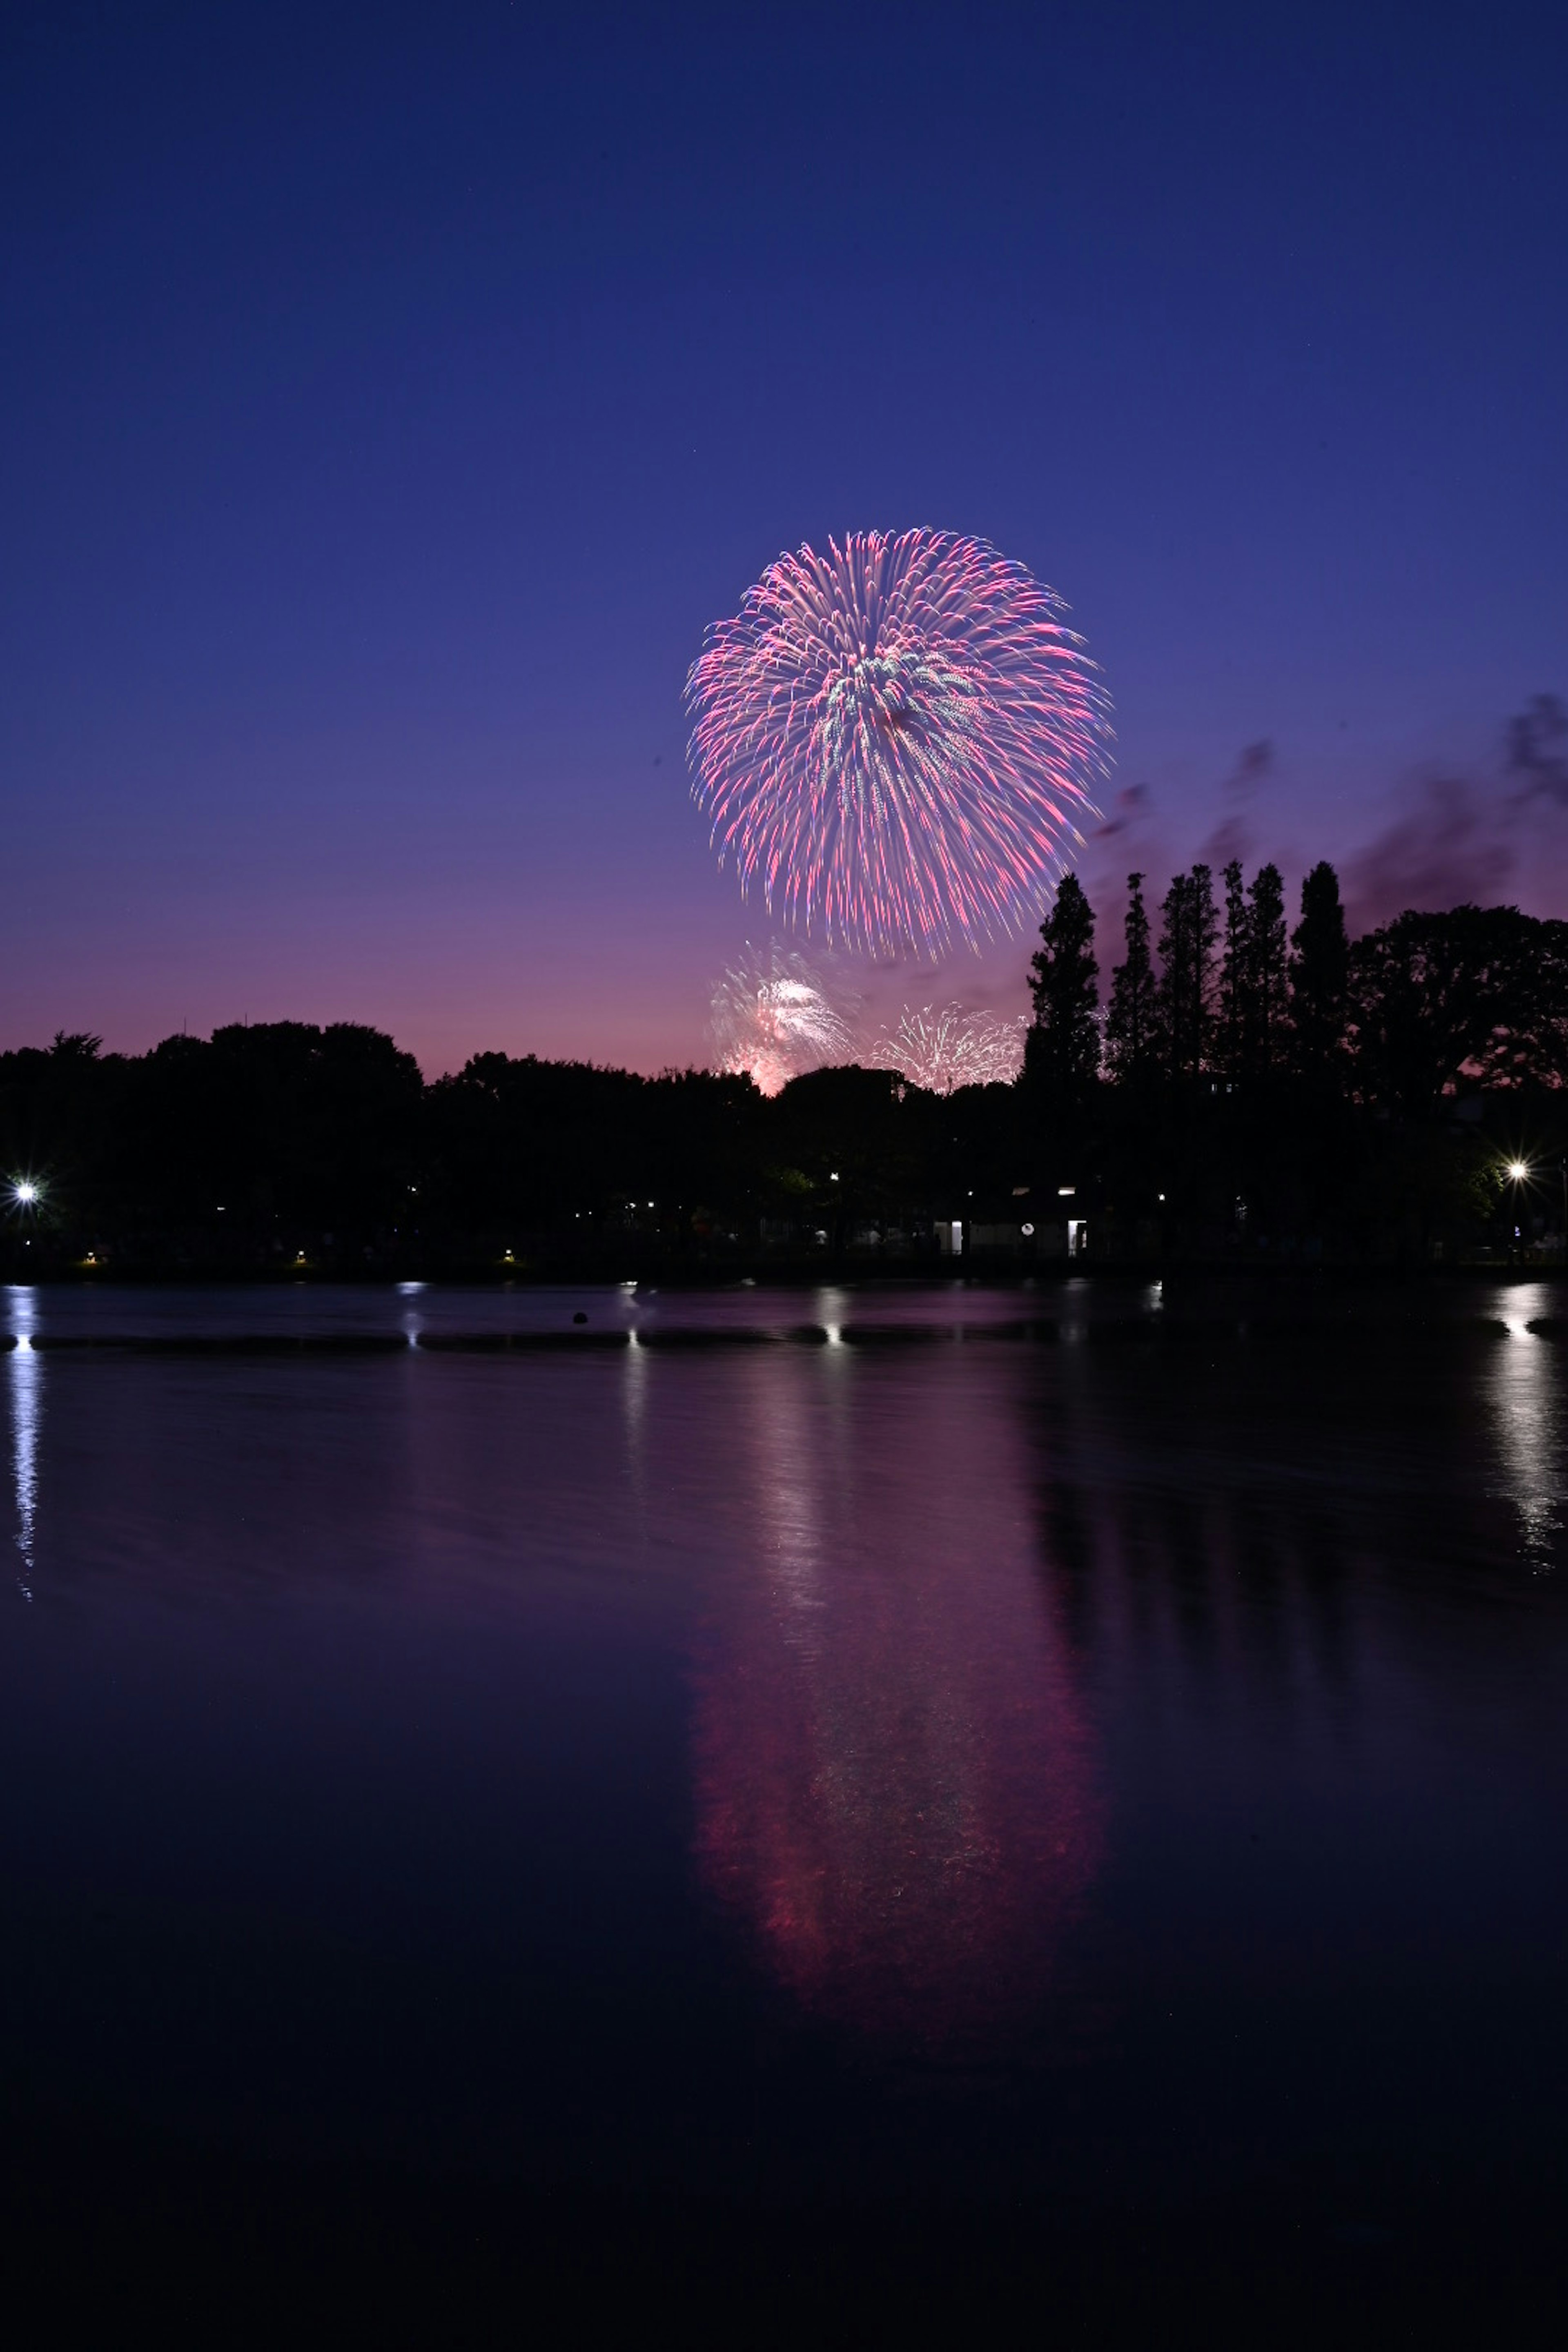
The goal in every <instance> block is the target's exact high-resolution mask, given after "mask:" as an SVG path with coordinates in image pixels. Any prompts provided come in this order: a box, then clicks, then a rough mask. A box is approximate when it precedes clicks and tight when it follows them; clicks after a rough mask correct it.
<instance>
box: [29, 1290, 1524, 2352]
mask: <svg viewBox="0 0 1568 2352" xmlns="http://www.w3.org/2000/svg"><path fill="white" fill-rule="evenodd" d="M574 1317H585V1318H586V1320H585V1321H574ZM1564 1317H1568V1295H1565V1294H1563V1293H1561V1292H1559V1291H1557V1290H1555V1289H1553V1288H1552V1287H1550V1286H1544V1285H1534V1286H1531V1285H1524V1284H1520V1285H1514V1286H1506V1285H1501V1284H1489V1285H1485V1286H1479V1285H1478V1286H1469V1287H1462V1286H1442V1287H1439V1288H1430V1287H1426V1288H1423V1287H1418V1286H1417V1287H1409V1288H1405V1289H1393V1288H1388V1289H1359V1290H1356V1289H1345V1290H1331V1289H1322V1290H1309V1289H1305V1288H1303V1289H1300V1290H1297V1289H1290V1288H1287V1287H1285V1286H1257V1287H1253V1288H1246V1287H1239V1286H1238V1287H1235V1288H1223V1287H1215V1286H1207V1287H1205V1286H1198V1285H1195V1284H1194V1285H1191V1286H1186V1287H1174V1286H1173V1287H1171V1288H1169V1289H1167V1291H1166V1292H1164V1293H1163V1294H1162V1293H1161V1291H1160V1290H1159V1288H1158V1286H1154V1287H1152V1288H1149V1287H1145V1288H1142V1289H1140V1288H1133V1287H1131V1286H1124V1287H1111V1286H1099V1287H1095V1286H1089V1284H1086V1283H1067V1284H1064V1285H1061V1286H1055V1287H1052V1286H1040V1287H1038V1288H1029V1289H1024V1290H1018V1289H1014V1290H1010V1291H1002V1290H996V1291H985V1290H982V1289H977V1288H971V1287H965V1286H962V1285H949V1286H942V1287H940V1288H931V1289H908V1290H897V1289H877V1288H872V1287H867V1288H865V1289H863V1290H861V1289H851V1290H840V1291H817V1292H807V1291H802V1292H794V1293H788V1294H784V1293H778V1294H770V1293H768V1292H765V1291H763V1290H750V1289H747V1290H732V1291H729V1292H726V1293H724V1294H710V1295H705V1296H690V1295H679V1294H666V1295H649V1294H645V1293H636V1294H634V1293H632V1292H630V1291H616V1290H596V1291H592V1292H582V1293H572V1292H566V1291H551V1292H521V1291H520V1292H517V1293H512V1294H500V1293H492V1294H477V1293H473V1292H444V1293H443V1292H437V1291H433V1290H419V1289H416V1288H413V1287H408V1288H405V1290H404V1291H403V1292H401V1293H397V1292H392V1291H386V1292H374V1291H369V1290H366V1291H337V1292H331V1291H321V1290H311V1289H305V1288H300V1289H289V1290H283V1291H276V1292H243V1293H242V1292H236V1293H232V1294H226V1295H225V1294H213V1293H202V1292H189V1293H177V1292H167V1293H150V1292H123V1293H115V1292H111V1291H109V1290H98V1291H95V1292H91V1293H89V1292H64V1291H62V1292H52V1291H37V1292H28V1291H22V1290H13V1291H11V1292H9V1293H8V1294H6V1293H0V1330H3V1329H4V1328H8V1329H9V1332H10V1333H11V1334H12V1335H14V1337H15V1341H16V1344H15V1345H14V1346H13V1347H11V1348H10V1349H9V1352H7V1353H5V1354H0V1384H3V1385H4V1387H5V1391H6V1412H5V1420H4V1423H0V1427H3V1429H4V1434H5V1444H6V1445H7V1446H8V1461H7V1494H6V1502H5V1507H6V1508H7V1510H8V1513H9V1541H8V1550H7V1556H8V1558H9V1560H10V1568H9V1570H8V1572H7V1575H6V1578H5V1585H4V1588H3V1590H0V1610H3V1612H4V1623H5V1633H4V1642H3V1644H0V1887H3V1897H4V1907H3V1912H0V2039H3V2042H4V2050H3V2055H0V2074H3V2076H4V2082H5V2160H6V2167H7V2170H6V2175H5V2207H4V2211H5V2231H6V2245H7V2248H8V2250H10V2259H11V2262H12V2265H13V2267H12V2272H11V2276H12V2278H13V2279H17V2278H19V2277H20V2276H21V2275H22V2274H23V2273H24V2272H25V2271H26V2266H27V2265H28V2264H31V2265H32V2266H33V2268H34V2269H35V2270H37V2271H38V2272H39V2273H40V2274H41V2275H43V2276H45V2277H46V2278H47V2280H48V2281H49V2282H50V2292H51V2293H53V2294H56V2295H57V2296H58V2297H62V2298H64V2299H65V2301H66V2302H68V2301H69V2298H70V2297H71V2296H73V2295H78V2296H81V2295H89V2294H94V2293H96V2294H102V2295H107V2296H109V2297H110V2298H112V2297H113V2296H114V2295H116V2294H123V2295H125V2296H133V2297H134V2298H136V2305H135V2307H136V2308H137V2309H138V2310H140V2311H142V2312H143V2313H150V2312H151V2311H152V2310H153V2308H154V2307H156V2308H157V2309H158V2311H159V2312H160V2313H161V2314H163V2315H165V2316H167V2317H168V2318H169V2322H170V2324H172V2325H175V2326H178V2325H181V2324H184V2323H188V2324H190V2325H191V2326H192V2327H193V2331H194V2332H200V2331H199V2328H198V2326H197V2317H198V2315H200V2314H205V2315H206V2322H207V2324H209V2325H210V2327H211V2339H213V2340H222V2339H224V2338H227V2339H228V2340H233V2339H234V2336H235V2333H236V2329H237V2326H238V2325H239V2322H240V2320H241V2319H242V2318H244V2317H246V2316H247V2315H248V2316H249V2317H250V2318H251V2319H253V2320H255V2322H256V2324H257V2326H258V2329H259V2330H260V2331H261V2332H262V2333H264V2334H267V2335H269V2336H272V2338H273V2340H276V2333H277V2330H278V2328H279V2326H281V2325H285V2324H287V2325H289V2326H294V2327H295V2328H296V2331H297V2330H298V2327H299V2326H300V2315H301V2314H302V2313H304V2312H307V2311H308V2312H310V2313H313V2314H315V2315H316V2316H317V2317H318V2318H321V2319H322V2323H323V2326H331V2327H335V2328H336V2329H337V2331H338V2332H339V2334H340V2336H342V2338H343V2340H349V2339H353V2340H363V2341H367V2342H374V2343H381V2342H394V2341H404V2340H408V2341H412V2342H426V2341H431V2342H433V2341H442V2340H447V2341H455V2340H458V2339H459V2338H460V2337H461V2338H463V2339H464V2340H467V2336H468V2335H470V2334H471V2335H473V2336H476V2337H477V2336H493V2337H494V2340H497V2341H503V2340H505V2341H512V2340H516V2336H517V2334H518V2331H519V2329H520V2328H521V2326H523V2323H524V2321H525V2320H526V2319H527V2318H528V2316H529V2315H530V2314H532V2315H533V2317H534V2319H535V2320H537V2318H538V2315H539V2310H540V2307H541V2299H542V2297H545V2296H554V2295H557V2294H563V2293H568V2292H569V2294H571V2296H572V2297H573V2298H574V2300H573V2304H572V2308H573V2309H574V2311H575V2312H576V2313H577V2314H578V2316H579V2320H580V2323H581V2327H582V2328H583V2329H587V2330H589V2331H590V2332H591V2331H592V2326H593V2325H594V2324H595V2323H594V2321H593V2316H592V2315H593V2314H594V2312H595V2311H596V2310H597V2309H598V2308H599V2307H600V2305H601V2304H602V2305H604V2306H605V2309H611V2308H614V2307H616V2299H617V2298H619V2299H622V2300H621V2303H620V2307H621V2308H623V2309H624V2308H626V2304H625V2301H624V2298H625V2297H626V2296H627V2295H628V2294H631V2293H632V2292H634V2291H635V2292H636V2293H637V2294H641V2295H642V2296H643V2297H645V2298H646V2302H645V2305H644V2306H643V2309H644V2320H645V2322H646V2323H647V2325H648V2326H651V2325H652V2324H653V2320H654V2317H655V2316H656V2315H658V2314H660V2313H663V2314H664V2315H666V2316H667V2317H668V2315H670V2314H671V2313H674V2312H676V2311H678V2310H679V2312H680V2313H682V2314H686V2315H688V2316H687V2318H686V2320H685V2322H684V2323H683V2324H686V2325H688V2326H690V2327H694V2328H697V2329H699V2330H700V2329H702V2328H708V2329H710V2331H711V2333H712V2335H713V2336H714V2338H715V2340H719V2339H721V2338H722V2339H724V2340H729V2341H736V2342H761V2341H772V2340H773V2331H776V2332H777V2334H778V2336H779V2339H780V2340H787V2341H792V2342H795V2341H801V2340H804V2338H803V2335H802V2332H801V2331H802V2330H805V2335H807V2336H810V2337H811V2338H812V2339H813V2340H817V2341H825V2340H831V2341H837V2340H839V2335H840V2332H841V2333H842V2334H843V2336H844V2340H855V2341H881V2340H884V2338H883V2335H882V2334H881V2333H879V2329H886V2330H887V2331H888V2335H887V2340H895V2338H894V2335H893V2332H892V2331H893V2330H894V2329H895V2327H896V2326H906V2325H908V2324H909V2323H908V2317H907V2315H908V2314H909V2313H910V2312H911V2311H912V2312H915V2313H917V2314H923V2315H926V2316H928V2317H929V2316H931V2315H934V2314H938V2313H940V2312H942V2311H944V2310H945V2311H947V2312H948V2313H949V2317H948V2318H947V2319H946V2320H944V2321H943V2322H942V2326H943V2327H944V2328H948V2327H951V2328H952V2329H953V2330H954V2331H958V2332H962V2330H963V2328H964V2327H965V2326H968V2327H969V2328H971V2329H973V2328H974V2327H976V2326H979V2325H980V2321H979V2316H978V2315H979V2314H980V2313H981V2312H982V2310H983V2308H984V2306H986V2305H987V2302H988V2300H989V2301H990V2303H991V2304H993V2305H994V2306H995V2307H996V2308H997V2309H998V2310H1001V2309H1006V2308H1013V2309H1016V2308H1017V2307H1018V2305H1017V2301H1016V2298H1017V2296H1018V2295H1019V2294H1020V2292H1021V2291H1026V2293H1027V2294H1028V2295H1029V2297H1030V2298H1031V2300H1030V2302H1029V2305H1028V2306H1027V2307H1028V2310H1029V2312H1030V2313H1031V2315H1032V2316H1031V2322H1030V2326H1029V2328H1028V2330H1027V2331H1026V2332H1027V2333H1028V2334H1029V2335H1030V2336H1031V2339H1033V2338H1036V2337H1038V2336H1044V2335H1049V2334H1051V2333H1052V2332H1053V2329H1054V2331H1055V2334H1056V2336H1057V2337H1058V2340H1062V2341H1075V2342H1076V2341H1085V2342H1090V2341H1096V2340H1100V2339H1101V2338H1103V2337H1107V2336H1109V2334H1110V2330H1111V2327H1112V2315H1115V2317H1116V2324H1117V2325H1118V2326H1120V2325H1121V2324H1122V2323H1123V2322H1125V2324H1126V2325H1127V2326H1129V2327H1130V2328H1131V2327H1132V2326H1144V2327H1145V2328H1147V2329H1148V2330H1150V2331H1152V2336H1153V2337H1154V2340H1162V2338H1163V2340H1167V2341H1169V2340H1173V2337H1174V2336H1175V2335H1176V2334H1177V2333H1178V2332H1179V2331H1178V2330H1176V2329H1175V2327H1174V2326H1173V2320H1172V2314H1173V2312H1179V2311H1182V2310H1188V2311H1189V2312H1190V2311H1191V2310H1195V2308H1196V2307H1197V2299H1198V2298H1202V2301H1203V2304H1204V2306H1205V2311H1206V2310H1209V2309H1211V2308H1212V2310H1213V2311H1215V2313H1219V2314H1221V2315H1224V2314H1231V2315H1236V2316H1237V2324H1238V2326H1241V2325H1243V2324H1246V2325H1252V2324H1256V2323H1257V2322H1258V2320H1259V2319H1261V2320H1262V2321H1264V2322H1265V2323H1266V2324H1267V2325H1268V2326H1269V2327H1270V2328H1271V2329H1272V2332H1273V2336H1274V2337H1275V2339H1276V2340H1278V2339H1279V2336H1281V2335H1282V2334H1284V2333H1288V2332H1289V2326H1290V2325H1291V2324H1295V2323H1300V2324H1301V2325H1303V2326H1306V2325H1307V2324H1308V2321H1307V2317H1306V2316H1305V2315H1310V2326H1312V2327H1314V2328H1316V2327H1318V2326H1321V2324H1323V2321H1324V2318H1325V2316H1326V2317H1327V2318H1329V2319H1331V2320H1332V2322H1333V2324H1334V2325H1335V2326H1339V2327H1340V2329H1341V2331H1342V2333H1343V2332H1344V2331H1345V2329H1346V2328H1352V2329H1353V2328H1354V2327H1356V2326H1363V2325H1364V2326H1366V2327H1367V2328H1368V2329H1369V2330H1371V2331H1372V2332H1373V2333H1376V2332H1379V2331H1381V2334H1382V2338H1383V2340H1392V2341H1404V2340H1406V2336H1405V2332H1404V2331H1405V2330H1409V2331H1411V2332H1410V2334H1409V2337H1408V2340H1411V2341H1415V2340H1421V2341H1430V2340H1432V2329H1433V2327H1434V2326H1436V2325H1438V2324H1439V2323H1440V2322H1441V2321H1442V2320H1443V2319H1444V2318H1447V2319H1450V2320H1455V2319H1457V2315H1463V2316H1464V2325H1465V2326H1466V2327H1467V2328H1469V2329H1472V2330H1473V2329H1474V2327H1476V2326H1480V2325H1484V2324H1485V2322H1486V2320H1487V2319H1488V2318H1491V2319H1494V2320H1495V2319H1497V2318H1499V2316H1500V2315H1501V2314H1502V2312H1503V2311H1504V2310H1505V2308H1506V2310H1507V2312H1508V2314H1509V2315H1510V2325H1511V2326H1513V2327H1514V2328H1515V2330H1516V2331H1517V2330H1518V2329H1519V2328H1521V2326H1523V2327H1524V2328H1526V2329H1528V2328H1529V2327H1531V2326H1536V2325H1539V2326H1541V2327H1542V2329H1544V2330H1546V2331H1547V2332H1550V2330H1551V2326H1552V2321H1551V2319H1550V2318H1549V2314H1551V2313H1553V2312H1556V2311H1558V2310H1559V2309H1560V2305H1559V2304H1558V2302H1557V2295H1558V2289H1559V2286H1560V2284H1561V2283H1562V2280H1563V2276H1564V2257H1563V2238H1564V2235H1565V2234H1568V2233H1565V2231H1564V2226H1563V2225H1564V2221H1565V2220H1568V2212H1565V2206H1568V2133H1565V2128H1564V2126H1565V2123H1568V1881H1565V1875H1564V1860H1565V1845H1564V1830H1565V1827H1568V1738H1565V1732H1568V1706H1565V1701H1568V1591H1565V1588H1564V1581H1563V1572H1564V1567H1565V1565H1568V1538H1565V1536H1564V1531H1563V1512H1562V1504H1563V1494H1564V1488H1565V1481H1568V1464H1565V1457H1564V1435H1565V1424H1564V1417H1563V1416H1564V1401H1565V1393H1568V1339H1565V1337H1564V1331H1565V1329H1568V1325H1565V1324H1564V1323H1563V1322H1561V1321H1560V1320H1559V1318H1564ZM17 2265H20V2266H21V2268H20V2269H18V2268H17V2267H16V2266H17ZM215 2294H216V2296H217V2297H219V2298H220V2300H219V2301H218V2302H216V2303H215V2302H214V2301H213V2300H212V2298H213V2297H214V2295H215ZM61 2307H62V2308H63V2307H64V2306H63V2305H62V2306H61ZM123 2307H124V2308H129V2307H130V2305H125V2306H123ZM218 2311H221V2312H223V2314H224V2318H223V2320H222V2323H221V2324H219V2323H218V2322H217V2320H216V2318H215V2317H214V2314H215V2313H216V2312H218ZM693 2312H700V2315H701V2316H700V2317H692V2316H690V2314H692V2313H693ZM333 2314H336V2315H337V2316H336V2317H335V2319H334V2318H333V2316H332V2315H333ZM433 2314H436V2315H438V2316H436V2317H433V2316H432V2315H433ZM900 2314H903V2315H905V2317H903V2318H900V2317H898V2315H900ZM279 2315H282V2316H281V2317H280V2316H279ZM606 2325H608V2323H606ZM639 2325H640V2323H639ZM634 2332H637V2331H634ZM982 2332H983V2333H989V2332H991V2331H990V2329H989V2326H987V2328H986V2329H984V2330H983V2331H982ZM546 2333H547V2334H549V2333H550V2331H549V2330H546ZM557 2340H567V2339H566V2337H561V2338H558V2339H557ZM704 2340H706V2339H704ZM898 2340H907V2339H906V2338H904V2337H900V2338H898ZM1520 2340H1523V2338H1522V2337H1521V2338H1520Z"/></svg>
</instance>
